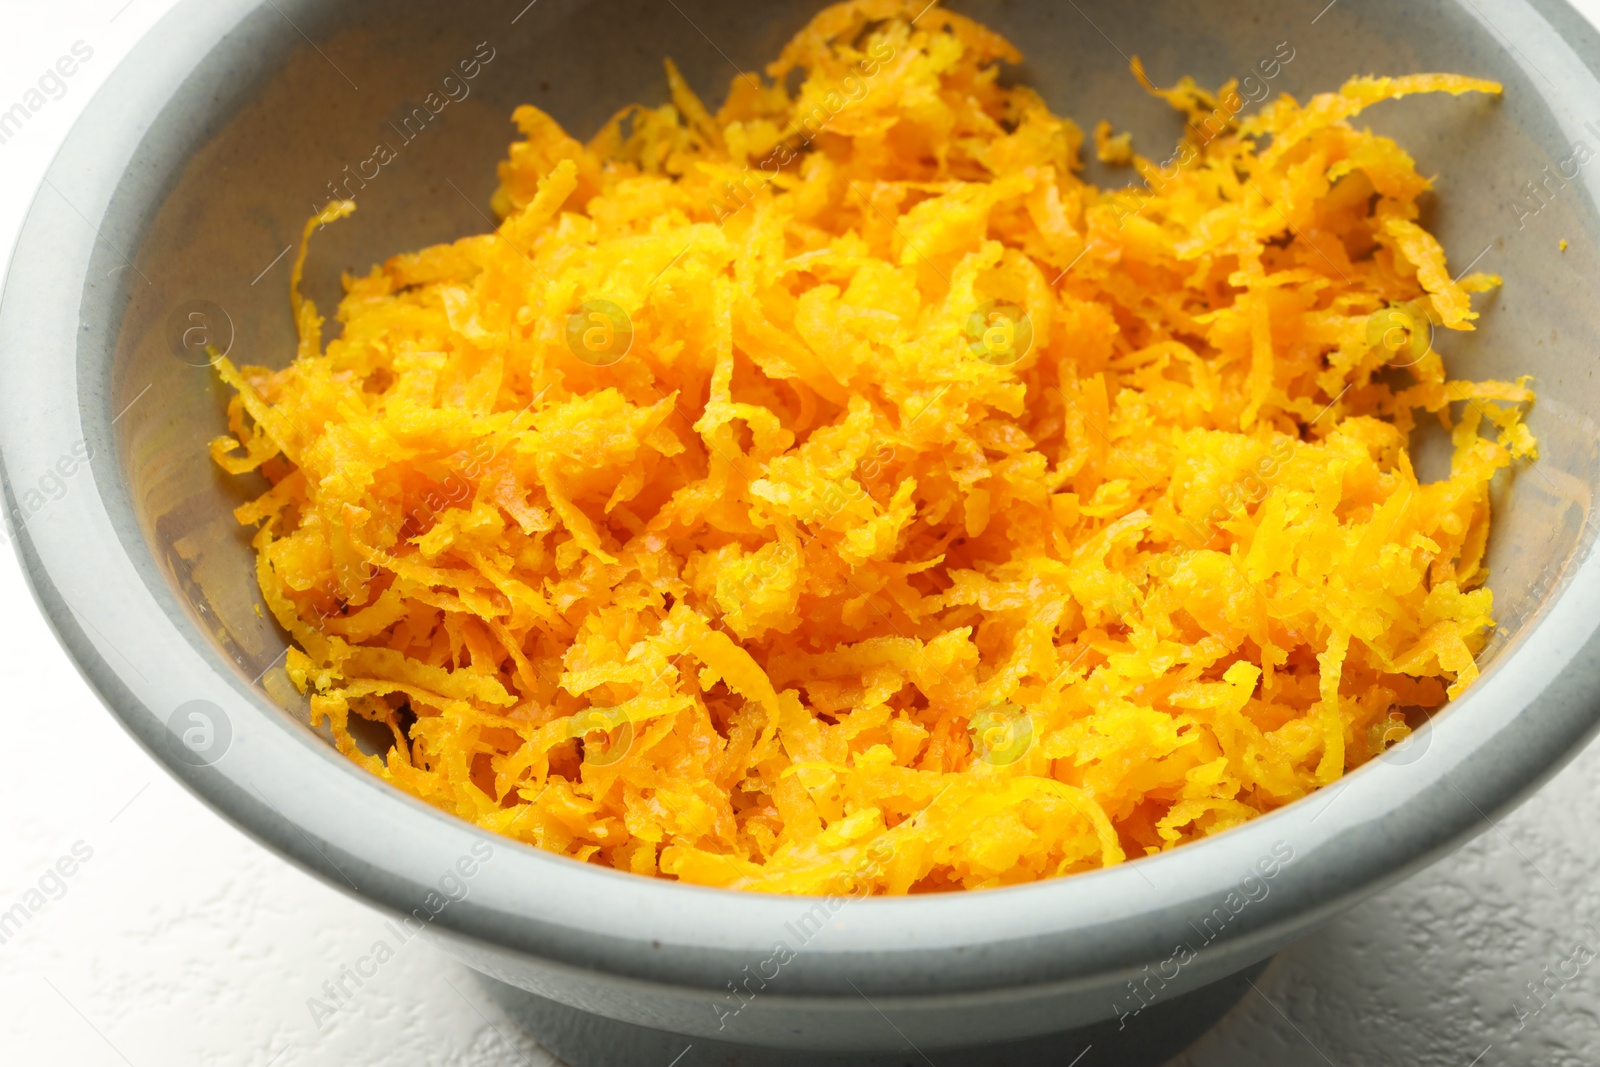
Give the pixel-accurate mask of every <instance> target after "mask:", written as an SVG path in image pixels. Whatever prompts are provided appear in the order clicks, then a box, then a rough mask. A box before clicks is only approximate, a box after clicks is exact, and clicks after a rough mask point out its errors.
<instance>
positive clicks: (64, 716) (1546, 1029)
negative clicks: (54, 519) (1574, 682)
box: [0, 0, 1600, 1067]
mask: <svg viewBox="0 0 1600 1067" xmlns="http://www.w3.org/2000/svg"><path fill="white" fill-rule="evenodd" d="M169 3H170V0H131V2H129V3H126V4H124V0H55V2H53V3H51V4H49V5H44V4H38V3H33V2H27V3H24V2H22V0H0V15H3V16H4V26H5V32H4V33H3V34H0V111H3V110H5V109H6V108H8V107H10V105H11V104H12V103H14V102H16V101H18V100H21V99H23V97H24V94H25V93H26V92H27V91H28V90H29V89H30V88H32V87H35V86H36V85H37V83H38V79H39V76H40V74H42V73H43V72H44V71H45V69H46V68H47V67H50V66H53V65H54V64H55V62H56V60H57V58H58V57H60V56H62V55H68V54H71V52H72V49H73V46H74V44H76V43H78V42H82V43H83V46H86V47H87V48H88V49H89V50H90V51H92V56H91V57H90V58H89V59H88V60H87V61H85V62H83V63H82V64H81V67H80V68H79V69H78V70H77V71H76V72H75V73H74V74H73V76H72V77H71V78H68V79H63V82H62V84H63V86H64V88H63V89H62V90H61V91H60V94H59V98H57V99H49V100H48V101H47V102H46V104H45V105H44V106H43V107H42V108H40V109H39V111H38V112H37V113H36V114H34V115H33V117H32V119H31V120H30V121H29V122H28V124H27V125H26V126H25V127H23V129H22V130H21V131H20V132H18V133H16V134H14V135H12V136H10V137H9V138H8V139H7V140H5V141H4V142H0V248H3V249H6V250H9V249H10V248H11V246H12V244H13V242H14V240H15V238H16V231H17V228H18V226H19V225H20V222H21V218H22V214H23V212H24V210H25V209H26V206H27V202H28V199H29V198H30V197H31V195H32V190H33V189H34V188H35V187H36V186H37V185H38V184H39V179H40V177H41V175H42V174H43V173H44V169H45V166H46V164H47V163H48V161H49V159H50V157H51V156H52V155H53V154H54V152H55V149H56V147H57V145H59V144H60V141H61V139H62V138H63V137H64V136H65V133H66V131H67V129H68V128H69V127H70V126H71V124H72V122H73V120H74V119H75V118H76V117H77V114H78V112H79V110H80V109H81V108H82V107H83V105H84V103H85V102H86V101H87V100H88V99H89V97H90V95H91V94H92V93H93V92H94V90H95V89H96V88H98V86H99V85H100V83H101V82H102V81H103V80H104V78H105V76H106V74H107V73H108V72H109V71H110V70H111V68H112V67H113V66H114V65H115V64H116V62H117V61H118V59H120V58H121V56H122V55H123V54H125V53H126V51H127V49H128V47H129V46H130V45H131V43H132V42H133V41H134V40H136V39H137V38H138V37H139V36H140V35H141V34H143V33H144V32H145V31H146V30H147V29H149V27H150V26H151V25H152V24H153V23H154V22H155V21H156V19H157V18H159V16H160V15H161V14H162V13H163V12H164V11H165V9H166V8H167V6H168V5H169ZM1583 6H1584V7H1585V8H1586V9H1587V10H1588V11H1589V12H1590V13H1591V15H1593V14H1594V13H1595V12H1597V11H1600V0H1589V2H1587V3H1585V4H1584V5H1583ZM82 51H83V48H82V47H80V49H79V55H80V56H81V54H82ZM50 88H51V90H52V91H54V88H55V87H54V85H53V84H52V85H51V87H50ZM0 605H4V611H3V612H0V678H3V679H4V682H5V688H4V697H3V698H0V699H3V704H0V709H3V710H0V716H3V718H0V728H3V731H4V738H5V748H6V751H7V753H8V756H7V758H6V759H4V760H3V761H0V912H5V911H7V910H8V909H11V908H12V906H13V905H14V904H19V903H20V904H22V905H23V907H24V909H25V910H26V911H27V912H28V914H29V917H28V919H27V921H26V923H25V924H24V925H23V926H22V927H21V929H20V930H18V931H16V932H14V933H11V934H10V935H9V936H6V935H5V934H4V933H0V937H4V940H3V941H0V1062H3V1063H5V1064H19V1065H20V1064H29V1065H32V1064H64V1065H69V1067H98V1065H101V1064H105V1065H110V1067H116V1065H133V1067H168V1065H177V1064H193V1063H206V1064H220V1065H225V1067H267V1065H269V1064H274V1065H276V1067H302V1065H304V1067H313V1065H318V1067H321V1065H326V1067H351V1065H360V1064H384V1065H386V1067H421V1065H435V1064H439V1065H443V1064H462V1065H467V1064H471V1065H473V1067H512V1065H517V1064H521V1065H524V1067H550V1065H552V1064H553V1063H554V1061H553V1060H551V1058H550V1057H549V1056H548V1055H547V1054H545V1053H544V1052H542V1051H541V1050H540V1049H539V1048H538V1047H537V1046H536V1045H534V1044H532V1043H531V1042H529V1041H527V1040H526V1039H525V1038H523V1037H521V1036H520V1035H519V1034H518V1033H517V1032H516V1031H515V1030H514V1029H513V1028H512V1027H511V1025H510V1024H509V1023H508V1022H507V1021H506V1020H505V1018H504V1016H502V1015H501V1014H500V1013H499V1012H498V1010H497V1009H496V1008H495V1006H494V1005H493V1004H492V1003H491V1002H490V1001H489V1000H488V999H487V998H486V997H483V996H482V995H481V994H480V993H479V992H478V990H477V988H476V987H475V986H474V984H473V983H472V980H471V978H470V977H469V975H468V973H467V971H466V970H465V969H464V968H462V967H461V966H460V965H458V964H456V963H455V962H453V961H452V960H450V959H448V958H447V957H445V956H443V955H441V954H440V953H438V952H437V951H436V950H434V949H433V948H432V947H430V946H429V945H427V944H424V943H422V942H420V941H413V942H410V943H409V944H407V945H405V946H404V947H403V948H402V949H401V950H400V951H399V953H398V954H397V955H396V956H395V958H394V959H393V960H391V961H390V962H389V963H388V964H386V965H385V966H384V967H383V968H382V969H380V970H379V971H378V973H377V974H376V976H374V977H372V978H371V979H368V980H366V981H365V982H364V984H363V985H362V987H361V988H360V989H356V990H354V995H353V996H352V997H351V998H350V999H349V1000H348V1002H347V1003H345V1004H344V1005H343V1006H342V1007H340V1008H339V1010H338V1011H337V1012H335V1014H334V1015H333V1016H331V1017H329V1018H325V1019H323V1020H322V1025H321V1027H319V1026H318V1025H317V1023H316V1022H315V1021H314V1020H313V1018H312V1016H311V1013H310V1012H309V1011H308V1010H307V1000H308V998H311V997H313V996H317V997H323V996H324V993H323V988H322V987H323V984H324V983H325V982H329V981H334V980H337V979H338V978H339V976H340V973H341V968H342V967H345V966H347V965H350V964H353V963H354V962H355V960H357V959H358V958H359V957H361V956H362V955H364V954H365V953H366V951H367V949H368V947H369V946H370V945H371V944H372V943H373V941H374V940H375V939H377V938H378V937H379V936H382V934H383V924H382V922H381V921H380V919H379V917H378V916H377V915H376V914H375V913H374V912H371V911H369V910H367V909H366V908H364V907H363V906H361V905H360V904H357V903H356V902H354V901H352V900H350V899H348V898H346V897H344V896H342V895H340V894H339V893H337V892H335V891H334V890H332V889H330V888H328V887H326V886H324V885H322V884H321V883H319V882H317V881H315V880H313V879H312V878H310V877H308V876H307V875H304V874H302V873H300V872H299V871H298V870H296V869H294V868H292V867H290V866H288V865H287V864H285V863H284V862H282V861H281V860H279V859H278V858H277V857H275V856H273V855H272V854H270V853H268V852H267V851H265V850H264V849H262V848H261V847H260V846H258V845H256V844H255V843H254V842H252V841H250V840H249V839H247V838H246V837H244V836H243V835H242V834H240V833H239V832H238V831H236V830H234V829H233V828H232V827H231V826H229V825H227V824H226V823H224V822H223V821H222V820H221V819H219V818H218V817H216V816H215V815H213V814H211V812H210V811H209V810H207V809H206V808H205V807H204V806H202V805H201V804H200V803H199V802H198V801H197V800H195V799H194V798H192V797H191V796H189V795H188V794H187V793H185V792H184V791H183V790H182V789H180V788H179V787H178V786H177V785H175V784H173V783H172V781H171V780H170V779H168V778H167V776H166V774H165V773H164V772H163V771H161V770H160V769H159V768H158V767H157V766H156V765H155V764H154V763H153V762H152V761H151V760H150V759H149V758H148V757H147V756H145V755H144V753H143V752H142V751H140V750H139V748H138V747H137V746H136V745H134V743H133V742H132V741H131V740H129V739H128V737H127V736H126V735H125V734H124V733H123V732H122V730H121V729H120V728H119V727H118V726H117V725H116V724H115V722H114V721H113V720H112V718H111V717H110V716H109V715H108V714H107V713H106V712H105V711H104V710H103V709H102V708H101V707H100V705H99V703H98V702H97V700H96V699H95V697H94V696H93V695H92V694H91V693H90V692H89V690H88V688H87V687H86V686H85V685H84V684H83V682H82V681H81V680H80V679H79V678H78V676H77V674H76V672H75V671H74V669H73V667H72V665H71V664H70V663H69V662H68V660H67V658H66V656H65V655H64V654H63V653H62V652H61V651H60V650H59V649H58V648H57V646H56V644H55V641H54V639H53V637H52V636H51V635H50V633H49V631H48V630H47V629H46V627H45V624H44V622H43V620H42V619H41V618H40V616H39V614H38V611H37V610H36V609H35V607H34V605H33V602H32V600H31V598H30V596H29V594H28V592H27V590H26V588H25V587H24V585H23V581H22V577H21V574H20V572H19V570H18V568H17V565H16V561H15V558H14V556H13V554H12V552H11V551H10V549H9V547H7V548H5V549H4V550H0ZM64 750H70V751H71V752H72V753H73V755H74V759H73V762H72V765H71V766H70V767H67V766H63V765H62V764H61V763H60V762H59V761H58V760H57V759H56V758H55V757H54V754H55V753H58V752H61V751H64ZM1597 813H1600V747H1594V748H1591V749H1590V750H1589V751H1587V752H1585V753H1584V754H1583V755H1582V756H1580V757H1579V759H1578V760H1577V761H1576V762H1575V763H1574V764H1573V765H1572V766H1571V767H1570V768H1568V769H1567V770H1566V771H1565V772H1564V773H1562V774H1561V775H1560V776H1559V777H1558V778H1557V779H1555V780H1554V781H1553V782H1552V783H1551V784H1550V785H1548V786H1547V787H1546V788H1545V789H1544V790H1543V791H1542V792H1540V793H1539V794H1538V795H1537V796H1536V797H1534V799H1533V800H1531V801H1529V802H1528V803H1527V804H1526V805H1524V806H1523V807H1522V808H1521V809H1520V810H1518V811H1517V812H1516V813H1515V814H1514V815H1512V816H1511V817H1509V818H1507V819H1505V820H1503V821H1502V822H1501V823H1500V825H1498V826H1496V827H1493V828H1490V827H1488V826H1487V825H1486V826H1485V831H1486V832H1485V833H1484V834H1483V836H1481V837H1479V838H1478V839H1477V840H1475V841H1474V842H1473V843H1472V844H1470V845H1468V846H1467V847H1466V848H1464V849H1462V850H1461V851H1460V852H1458V853H1457V854H1455V855H1453V856H1451V857H1449V858H1448V859H1446V860H1444V861H1443V862H1441V863H1439V864H1437V865H1436V866H1434V867H1432V868H1430V869H1429V870H1427V871H1426V872H1424V873H1422V874H1420V875H1418V876H1416V877H1414V878H1412V879H1411V880H1409V881H1407V882H1405V883H1403V884H1401V885H1399V886H1397V887H1395V888H1393V889H1391V890H1389V891H1388V892H1386V893H1384V894H1382V895H1381V896H1379V897H1377V898H1375V899H1373V900H1371V901H1370V902H1368V903H1367V904H1365V905H1363V906H1361V907H1360V908H1358V909H1356V910H1355V911H1354V912H1352V913H1350V914H1349V915H1347V916H1345V917H1344V918H1343V919H1341V920H1339V921H1338V922H1335V923H1333V924H1332V925H1330V926H1328V927H1327V928H1326V929H1324V930H1323V931H1322V932H1321V933H1320V934H1318V935H1317V936H1316V937H1314V938H1313V939H1311V940H1309V941H1306V942H1303V943H1301V944H1299V945H1296V946H1295V947H1293V948H1292V949H1290V950H1289V951H1287V952H1285V953H1283V954H1282V955H1281V956H1279V957H1278V959H1277V960H1275V961H1274V962H1273V963H1272V965H1271V967H1270V968H1269V969H1268V970H1267V972H1266V974H1265V975H1263V976H1262V978H1261V979H1259V980H1258V981H1257V983H1256V984H1257V987H1258V991H1257V992H1252V993H1250V994H1248V995H1247V996H1246V998H1245V999H1244V1000H1243V1001H1242V1002H1240V1004H1239V1005H1238V1007H1237V1008H1235V1009H1234V1011H1233V1012H1232V1014H1231V1015H1229V1016H1228V1017H1227V1018H1226V1019H1225V1020H1224V1021H1223V1022H1222V1023H1221V1025H1219V1026H1218V1027H1217V1028H1216V1029H1215V1030H1213V1031H1212V1032H1211V1033H1210V1034H1208V1035H1207V1036H1206V1037H1204V1038H1203V1039H1202V1040H1201V1041H1200V1042H1199V1043H1198V1044H1197V1045H1196V1046H1195V1047H1194V1048H1192V1049H1190V1050H1189V1052H1187V1053H1186V1054H1185V1055H1184V1056H1182V1057H1180V1058H1179V1059H1178V1060H1177V1061H1176V1063H1175V1067H1279V1065H1299V1064H1320V1063H1323V1062H1327V1063H1329V1064H1336V1065H1338V1067H1373V1065H1380V1064H1406V1065H1410V1067H1435V1065H1437V1067H1469V1065H1477V1067H1493V1065H1510V1064H1516V1065H1524V1064H1525V1065H1530V1067H1531V1065H1535V1064H1537V1065H1540V1067H1568V1065H1571V1067H1579V1065H1583V1067H1592V1065H1594V1064H1600V973H1597V972H1600V967H1595V966H1591V965H1590V964H1592V962H1593V960H1594V958H1597V954H1600V933H1597V932H1596V927H1595V926H1591V925H1589V923H1590V922H1591V921H1593V922H1595V923H1600V847H1597V846H1600V830H1597V829H1596V828H1595V826H1596V815H1597ZM63 872H70V873H63ZM1579 946H1582V947H1581V950H1580V948H1579ZM1575 952H1576V955H1575ZM1547 968H1548V971H1547V970H1546V969H1547ZM1558 974H1566V975H1569V976H1571V977H1570V978H1569V979H1567V980H1565V981H1563V979H1561V978H1559V977H1551V978H1550V981H1548V982H1546V981H1545V980H1546V978H1547V977H1548V976H1555V975H1558ZM1530 982H1533V983H1539V982H1545V985H1546V988H1547V989H1550V988H1554V989H1555V992H1553V993H1552V992H1545V993H1544V994H1543V1001H1542V1002H1541V1001H1540V1000H1535V999H1533V998H1532V997H1531V996H1530V993H1529V986H1528V983H1530ZM1536 1009H1537V1011H1535V1010H1536ZM1519 1014H1525V1015H1526V1017H1525V1018H1520V1019H1519ZM1475 1058H1476V1059H1475Z"/></svg>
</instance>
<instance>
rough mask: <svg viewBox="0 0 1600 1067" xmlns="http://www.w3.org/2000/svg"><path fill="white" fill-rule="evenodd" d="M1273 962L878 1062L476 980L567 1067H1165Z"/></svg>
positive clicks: (873, 1056)
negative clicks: (1148, 999)
mask: <svg viewBox="0 0 1600 1067" xmlns="http://www.w3.org/2000/svg"><path fill="white" fill-rule="evenodd" d="M1270 962H1271V960H1270V958H1269V959H1266V960H1262V961H1261V962H1259V963H1255V964H1252V965H1251V966H1249V967H1246V968H1245V969H1244V970H1242V971H1239V972H1237V973H1236V974H1232V975H1229V976H1228V977H1226V978H1223V979H1221V980H1219V981H1216V982H1213V983H1212V984H1210V985H1208V986H1205V987H1203V988H1201V989H1196V990H1194V991H1192V992H1190V993H1186V994H1185V995H1183V996H1181V997H1175V998H1174V999H1172V1000H1171V1001H1168V1002H1164V1003H1157V1004H1152V1005H1150V1006H1149V1007H1148V1008H1146V1009H1145V1010H1144V1011H1143V1012H1141V1013H1140V1016H1141V1017H1140V1019H1139V1020H1138V1023H1137V1024H1136V1025H1135V1024H1130V1025H1128V1026H1126V1027H1121V1026H1119V1024H1118V1022H1117V1020H1115V1019H1109V1020H1107V1021H1105V1022H1102V1023H1096V1024H1094V1025H1092V1026H1086V1027H1082V1028H1079V1029H1076V1030H1063V1031H1060V1032H1057V1033H1051V1034H1041V1035H1039V1036H1037V1037H1031V1038H1027V1039H1025V1040H1022V1041H1006V1042H997V1043H994V1044H988V1045H977V1046H971V1047H966V1048H937V1049H936V1048H931V1047H930V1048H927V1050H926V1051H927V1054H928V1055H927V1056H924V1055H923V1053H922V1052H921V1051H919V1050H918V1049H917V1048H916V1047H915V1045H914V1044H913V1043H914V1042H916V1034H915V1033H908V1034H906V1035H904V1036H905V1037H906V1038H907V1045H906V1048H905V1049H904V1051H900V1052H878V1053H861V1052H817V1051H811V1050H805V1049H779V1048H766V1047H760V1046H754V1045H741V1044H733V1043H730V1042H725V1041H716V1040H713V1039H711V1038H706V1037H686V1036H685V1035H683V1034H677V1033H672V1032H670V1031H667V1030H654V1029H651V1028H650V1027H646V1026H636V1025H634V1024H632V1023H624V1022H618V1021H616V1020H613V1019H607V1018H603V1017H602V1016H599V1015H594V1014H591V1013H589V1012H586V1011H580V1010H579V1009H577V1008H570V1007H567V1006H566V1005H564V1004H557V1003H556V1002H554V1001H551V1000H546V999H545V998H543V997H539V996H535V995H534V994H532V993H529V992H527V991H525V990H522V989H518V988H517V987H515V986H512V985H507V984H506V983H504V982H501V981H498V980H496V979H493V978H490V977H488V976H486V975H483V974H477V975H476V976H475V977H476V978H477V979H478V981H479V982H480V983H481V984H482V985H483V986H484V988H485V989H486V990H487V991H488V993H489V995H490V996H492V997H493V998H494V999H495V1001H496V1002H497V1003H499V1004H500V1006H501V1007H502V1008H504V1009H505V1011H506V1013H507V1014H508V1015H510V1016H511V1018H512V1019H513V1020H514V1021H515V1022H516V1023H517V1025H518V1026H520V1027H521V1028H522V1029H523V1030H524V1031H525V1032H526V1033H527V1034H529V1035H530V1036H531V1037H533V1038H534V1039H535V1040H537V1041H538V1042H539V1044H541V1045H543V1046H544V1047H545V1048H546V1049H548V1050H549V1051H550V1052H552V1053H554V1054H555V1055H556V1056H558V1057H560V1058H561V1060H562V1061H563V1062H565V1063H566V1064H568V1067H664V1065H666V1064H672V1065H673V1067H926V1065H927V1064H928V1063H929V1062H936V1063H937V1064H938V1065H939V1067H1044V1065H1046V1064H1048V1065H1050V1067H1067V1065H1069V1064H1070V1065H1071V1067H1159V1065H1160V1064H1163V1063H1165V1062H1167V1061H1168V1060H1170V1059H1171V1058H1172V1057H1173V1056H1176V1055H1177V1054H1178V1053H1180V1052H1182V1051H1183V1050H1184V1049H1185V1048H1187V1047H1188V1046H1189V1045H1190V1044H1192V1043H1193V1042H1194V1041H1195V1040H1196V1039H1197V1038H1199V1037H1200V1035H1201V1034H1203V1033H1205V1032H1206V1031H1207V1030H1209V1029H1211V1027H1212V1026H1213V1025H1215V1024H1216V1022H1217V1021H1218V1020H1219V1019H1221V1018H1222V1016H1223V1015H1225V1014H1227V1012H1228V1010H1229V1009H1230V1008H1232V1007H1233V1006H1234V1004H1235V1003H1237V1002H1238V1001H1239V999H1240V998H1241V997H1242V996H1243V995H1244V994H1245V993H1246V992H1247V991H1248V990H1249V989H1250V985H1251V982H1252V980H1253V979H1255V977H1256V976H1257V975H1259V974H1260V973H1261V972H1262V971H1263V970H1264V969H1265V968H1266V966H1267V964H1268V963H1270ZM885 1025H888V1024H887V1023H886V1024H885ZM929 1056H931V1057H932V1060H931V1061H930V1060H929V1058H928V1057H929ZM1074 1057H1076V1058H1074Z"/></svg>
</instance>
